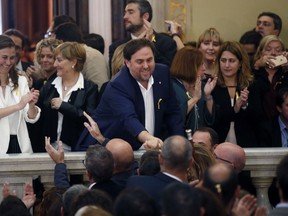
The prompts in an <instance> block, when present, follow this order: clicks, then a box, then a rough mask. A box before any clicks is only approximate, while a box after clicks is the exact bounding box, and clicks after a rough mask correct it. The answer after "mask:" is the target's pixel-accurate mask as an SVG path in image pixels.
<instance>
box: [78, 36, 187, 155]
mask: <svg viewBox="0 0 288 216" xmlns="http://www.w3.org/2000/svg"><path fill="white" fill-rule="evenodd" d="M123 54H124V59H125V64H126V65H125V66H124V67H123V68H122V69H121V71H120V72H119V73H118V74H117V76H116V77H115V78H114V79H112V80H111V81H110V82H109V83H108V85H107V87H106V89H105V91H104V94H103V96H102V99H101V101H100V103H99V105H98V107H97V109H96V110H95V111H94V113H93V116H92V117H93V120H94V121H95V122H97V124H98V126H99V128H100V131H101V133H102V134H103V135H104V137H107V138H109V139H112V138H121V139H123V140H125V141H127V142H128V143H130V144H131V146H132V148H133V150H137V149H139V148H140V147H141V146H142V145H143V144H144V146H143V147H144V148H146V149H159V148H160V147H161V146H162V144H163V142H162V140H161V139H163V138H164V136H165V135H166V134H167V136H170V135H183V136H184V135H185V133H184V123H183V119H182V117H181V112H180V108H179V106H178V104H177V99H176V97H175V92H174V90H173V87H172V84H171V82H170V75H169V74H170V72H169V68H168V67H167V66H165V65H160V64H155V61H154V45H153V43H152V42H151V41H149V40H147V39H137V40H131V41H129V42H128V43H127V44H126V46H125V48H124V51H123ZM139 59H140V60H141V62H142V63H143V64H140V65H139V64H138V63H137V62H138V61H139ZM144 62H145V64H144ZM142 70H145V71H146V72H145V73H144V74H143V73H142V72H140V71H142ZM153 83H154V84H153ZM164 124H165V126H166V130H165V131H163V125H164ZM95 142H96V140H95V139H94V138H93V137H92V136H91V135H90V134H89V131H88V129H87V130H84V131H83V133H82V135H81V137H80V138H79V140H78V146H79V147H80V148H81V149H85V148H87V146H88V145H90V144H91V143H95Z"/></svg>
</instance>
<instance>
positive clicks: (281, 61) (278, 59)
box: [271, 55, 287, 67]
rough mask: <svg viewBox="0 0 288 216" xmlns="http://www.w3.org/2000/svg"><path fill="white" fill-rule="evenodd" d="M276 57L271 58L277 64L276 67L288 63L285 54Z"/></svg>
mask: <svg viewBox="0 0 288 216" xmlns="http://www.w3.org/2000/svg"><path fill="white" fill-rule="evenodd" d="M275 58H276V59H271V61H272V62H273V63H274V64H275V67H277V66H279V65H283V64H285V63H287V58H286V57H285V56H283V55H280V56H276V57H275Z"/></svg>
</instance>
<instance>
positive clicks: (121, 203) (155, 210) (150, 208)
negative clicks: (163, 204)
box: [113, 188, 160, 216]
mask: <svg viewBox="0 0 288 216" xmlns="http://www.w3.org/2000/svg"><path fill="white" fill-rule="evenodd" d="M113 213H114V214H113V215H114V216H160V210H159V207H158V205H157V204H156V202H155V200H154V199H153V198H151V197H150V196H149V195H148V194H147V193H146V192H145V191H144V190H142V189H140V188H127V189H125V190H123V191H122V192H121V193H120V195H119V196H118V197H117V199H116V201H115V203H114V208H113Z"/></svg>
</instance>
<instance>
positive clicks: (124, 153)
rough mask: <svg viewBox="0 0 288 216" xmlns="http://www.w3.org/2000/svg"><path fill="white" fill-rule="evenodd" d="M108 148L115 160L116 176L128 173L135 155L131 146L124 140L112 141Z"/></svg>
mask: <svg viewBox="0 0 288 216" xmlns="http://www.w3.org/2000/svg"><path fill="white" fill-rule="evenodd" d="M106 148H107V149H108V150H109V151H110V152H111V153H112V155H113V158H114V172H113V173H114V174H115V173H118V172H123V171H127V170H129V169H130V168H131V164H132V162H133V160H134V153H133V149H132V147H131V145H130V144H129V143H128V142H126V141H124V140H122V139H111V140H110V141H109V142H108V143H107V145H106Z"/></svg>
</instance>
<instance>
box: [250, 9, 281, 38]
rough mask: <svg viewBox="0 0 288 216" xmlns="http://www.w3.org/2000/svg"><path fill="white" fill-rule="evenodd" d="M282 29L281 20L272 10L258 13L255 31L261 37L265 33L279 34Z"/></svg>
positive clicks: (265, 34)
mask: <svg viewBox="0 0 288 216" xmlns="http://www.w3.org/2000/svg"><path fill="white" fill-rule="evenodd" d="M281 29H282V20H281V18H280V16H278V15H277V14H275V13H272V12H262V13H261V14H259V15H258V18H257V23H256V27H255V31H256V32H259V33H260V34H261V35H262V37H264V36H267V35H277V36H279V35H280V33H281Z"/></svg>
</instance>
